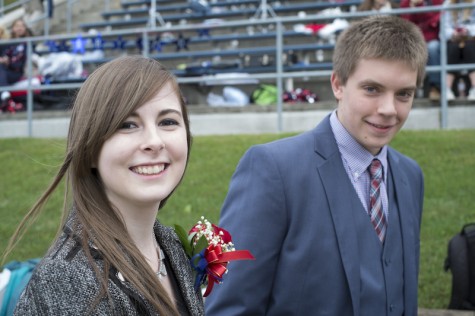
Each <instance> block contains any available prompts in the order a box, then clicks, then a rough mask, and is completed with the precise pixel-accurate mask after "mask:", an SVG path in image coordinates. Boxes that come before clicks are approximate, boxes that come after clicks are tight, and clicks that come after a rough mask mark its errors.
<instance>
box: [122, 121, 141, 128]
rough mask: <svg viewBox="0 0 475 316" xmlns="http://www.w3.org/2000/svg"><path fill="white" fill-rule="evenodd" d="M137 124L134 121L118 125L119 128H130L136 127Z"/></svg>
mask: <svg viewBox="0 0 475 316" xmlns="http://www.w3.org/2000/svg"><path fill="white" fill-rule="evenodd" d="M136 127H137V124H135V123H134V122H124V123H122V124H121V125H120V129H131V128H136Z"/></svg>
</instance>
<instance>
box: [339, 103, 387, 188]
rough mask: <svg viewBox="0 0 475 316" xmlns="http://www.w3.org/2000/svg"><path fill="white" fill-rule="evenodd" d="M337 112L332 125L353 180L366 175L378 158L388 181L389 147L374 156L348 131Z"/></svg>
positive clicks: (384, 147)
mask: <svg viewBox="0 0 475 316" xmlns="http://www.w3.org/2000/svg"><path fill="white" fill-rule="evenodd" d="M336 112H337V110H334V111H333V112H332V113H331V115H330V125H331V128H332V131H333V134H334V136H335V140H336V143H337V145H338V149H339V151H340V154H341V155H342V157H343V159H345V160H346V162H347V164H348V167H349V169H350V171H351V175H352V177H353V179H354V180H357V179H358V178H359V177H360V176H361V175H362V174H364V173H365V172H366V170H367V169H368V166H369V165H370V163H371V161H372V160H373V159H375V158H377V159H379V161H381V164H382V165H383V173H384V180H386V179H387V171H388V159H387V152H388V148H387V145H385V146H383V148H381V151H380V152H379V153H378V154H377V155H376V156H373V154H371V153H370V152H369V151H368V150H366V149H365V148H364V147H363V146H361V145H360V144H359V143H358V142H357V141H356V140H355V138H354V137H353V136H352V135H351V134H350V133H349V132H348V131H347V130H346V128H345V127H344V126H343V125H342V124H341V122H340V120H339V119H338V117H337V114H336Z"/></svg>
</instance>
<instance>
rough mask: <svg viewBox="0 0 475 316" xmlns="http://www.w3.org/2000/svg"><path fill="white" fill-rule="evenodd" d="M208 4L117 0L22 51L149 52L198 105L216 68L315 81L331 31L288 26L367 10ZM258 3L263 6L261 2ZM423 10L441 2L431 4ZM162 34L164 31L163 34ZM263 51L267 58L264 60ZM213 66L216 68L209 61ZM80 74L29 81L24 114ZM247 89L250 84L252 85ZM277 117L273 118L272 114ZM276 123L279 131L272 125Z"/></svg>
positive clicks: (104, 57)
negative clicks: (54, 47) (40, 94)
mask: <svg viewBox="0 0 475 316" xmlns="http://www.w3.org/2000/svg"><path fill="white" fill-rule="evenodd" d="M209 2H210V4H211V7H212V8H213V7H214V8H219V10H216V11H213V10H210V11H209V12H207V13H197V12H192V11H191V9H190V8H189V5H188V1H183V0H182V1H168V0H155V2H151V1H150V0H129V1H125V0H123V1H121V2H120V6H121V9H111V10H104V12H102V13H101V15H100V16H101V17H102V19H103V20H100V21H93V22H87V23H80V24H78V25H77V26H78V28H79V29H81V30H82V31H83V32H82V33H81V34H79V35H78V34H77V33H76V34H62V35H50V36H37V37H34V38H30V39H28V41H29V42H28V43H29V52H28V53H29V55H30V56H31V54H33V52H35V53H37V54H38V55H47V54H49V53H52V52H53V51H51V49H50V47H51V46H48V45H45V43H46V42H50V43H51V42H55V43H56V44H58V45H59V44H61V45H59V46H62V47H63V48H61V49H59V50H63V51H66V52H70V53H71V52H72V53H76V54H78V55H81V54H85V53H88V52H93V51H98V50H100V51H101V56H100V57H98V58H88V59H84V60H83V61H82V62H83V64H84V67H85V69H86V70H87V71H89V72H90V71H93V70H94V69H95V67H97V66H98V65H100V64H102V63H104V62H107V61H109V60H111V59H113V58H115V57H117V56H120V55H124V54H142V55H144V56H149V57H151V58H156V59H158V60H160V61H162V62H163V63H164V64H165V65H166V66H167V67H168V68H169V69H171V70H172V71H173V72H174V73H175V74H176V75H177V76H178V81H179V83H180V84H181V85H182V86H183V87H184V91H185V94H186V92H189V96H190V97H189V98H188V100H189V101H190V102H191V104H197V103H199V101H200V100H196V99H193V98H194V97H196V96H197V95H198V94H199V92H200V91H201V88H200V87H201V86H203V85H204V84H205V83H206V85H210V86H213V85H220V84H222V82H221V81H222V79H221V78H219V77H215V75H218V74H233V73H239V74H248V75H249V78H252V79H256V80H260V81H263V82H268V83H273V84H275V85H276V86H277V89H278V94H279V95H281V94H282V92H283V91H284V81H285V83H287V82H288V81H293V80H299V81H300V83H301V84H309V82H310V81H309V78H311V79H312V80H314V81H313V83H312V85H313V86H320V85H319V84H318V80H319V78H328V76H329V75H330V73H331V66H332V65H331V53H332V50H333V48H334V41H335V37H330V38H322V37H321V36H319V35H318V33H317V32H315V31H313V32H302V31H296V30H295V29H294V27H295V26H296V25H297V24H301V25H308V24H313V25H325V24H330V23H332V22H333V21H335V20H337V19H341V20H348V21H350V22H351V20H353V19H358V18H362V17H364V16H368V15H371V14H372V13H371V12H355V8H356V6H357V5H358V4H359V3H361V1H360V0H348V1H344V0H341V1H334V2H329V1H312V0H307V1H273V0H269V1H268V3H267V1H251V0H241V1H239V0H222V1H220V0H215V1H209ZM263 3H265V4H266V7H262V4H263ZM470 6H473V5H470V4H469V5H464V4H461V5H456V6H454V8H459V7H460V8H464V7H470ZM335 8H338V9H340V10H339V12H336V11H331V10H332V9H335ZM162 9H163V10H162ZM329 10H330V11H329ZM425 10H426V11H430V10H432V11H434V10H443V8H442V7H438V6H434V7H432V8H431V9H428V10H427V9H425ZM152 11H153V12H152ZM264 11H266V12H264ZM267 11H268V12H267ZM420 11H423V10H418V9H411V10H402V9H395V10H393V12H391V13H390V14H401V13H402V12H405V13H407V12H409V13H411V12H420ZM263 13H270V15H266V14H263ZM324 13H325V14H324ZM388 14H389V13H388ZM155 15H157V16H155ZM157 21H159V24H158V25H157V24H156V22H157ZM152 22H153V23H152ZM169 35H172V37H171V38H169V37H167V36H169ZM79 36H81V38H79ZM78 41H79V42H81V43H82V45H83V50H82V51H81V52H78V51H77V50H75V49H74V47H75V43H78ZM98 41H100V44H99V46H98V45H97V42H98ZM11 42H15V41H14V40H13V41H11ZM318 54H320V55H318ZM263 57H266V58H267V61H266V62H265V61H264V60H263ZM30 60H31V58H29V64H28V74H30V75H29V77H31V74H32V65H31V61H30ZM215 64H217V65H218V66H217V67H213V65H215ZM210 65H211V66H210ZM209 66H210V67H209ZM463 66H464V65H462V66H460V67H463ZM447 69H457V66H455V65H454V66H452V65H450V66H447V65H446V64H445V62H442V63H441V67H433V69H431V68H430V67H429V69H428V71H438V72H440V71H446V70H447ZM460 69H465V68H460ZM83 79H84V78H77V79H76V80H65V81H61V80H57V81H52V82H49V84H48V85H44V86H43V85H42V86H40V87H36V86H35V87H33V86H31V85H29V86H28V87H27V90H28V111H29V112H28V113H29V114H28V115H29V118H30V119H32V111H33V107H32V105H31V103H32V98H33V96H32V93H33V91H34V90H35V91H38V90H39V91H48V90H51V91H56V90H57V91H67V90H75V89H77V88H79V87H80V86H81V81H82V80H83ZM315 80H316V81H315ZM325 80H326V81H328V80H327V79H325ZM315 82H317V84H316V83H315ZM250 88H251V89H252V88H255V84H254V86H253V87H250ZM12 89H14V88H12V87H0V92H1V91H5V90H12ZM206 91H209V89H206ZM317 92H319V91H317ZM319 94H320V93H319ZM276 108H277V111H278V113H279V116H280V115H281V112H282V100H278V103H277V104H276ZM446 108H447V102H444V100H442V102H441V109H442V123H441V126H442V127H444V124H446V123H444V116H445V117H446V114H444V111H445V110H446ZM445 120H446V118H445ZM278 121H279V122H280V119H279V120H278ZM278 124H281V123H278ZM278 129H279V130H280V127H279V128H278Z"/></svg>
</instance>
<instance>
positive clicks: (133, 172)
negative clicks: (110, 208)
mask: <svg viewBox="0 0 475 316" xmlns="http://www.w3.org/2000/svg"><path fill="white" fill-rule="evenodd" d="M187 156H188V145H187V133H186V127H185V122H184V120H183V113H182V110H181V105H180V99H179V97H178V95H177V93H176V91H175V90H174V89H173V88H172V85H171V84H166V85H165V86H164V87H163V88H162V90H161V91H159V92H158V93H157V94H156V95H155V96H154V97H153V98H152V99H151V100H150V101H148V102H147V103H145V104H144V105H142V106H140V107H139V108H138V109H137V110H136V111H135V112H133V113H132V114H131V115H130V116H129V117H128V118H127V119H126V120H125V121H124V122H123V123H122V126H121V127H120V128H119V129H118V130H117V131H116V132H115V134H114V135H113V136H112V137H110V138H109V139H108V140H106V141H105V143H104V145H103V146H102V149H101V151H100V154H99V159H98V163H97V169H98V171H99V175H100V177H101V180H102V182H103V185H104V188H105V192H106V194H107V197H108V198H109V200H110V201H111V203H112V204H113V205H114V206H115V207H117V208H118V209H119V211H121V212H124V211H125V212H127V210H131V209H134V208H135V209H137V208H141V207H143V208H147V207H153V208H154V209H155V210H158V206H159V205H160V202H161V201H162V200H163V199H164V198H166V197H167V196H168V195H169V194H170V193H171V192H172V191H173V190H174V189H175V187H176V186H177V185H178V183H179V182H180V180H181V178H182V176H183V173H184V171H185V167H186V162H187Z"/></svg>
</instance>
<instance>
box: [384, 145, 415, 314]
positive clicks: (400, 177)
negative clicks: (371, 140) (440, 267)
mask: <svg viewBox="0 0 475 316" xmlns="http://www.w3.org/2000/svg"><path fill="white" fill-rule="evenodd" d="M388 161H389V167H390V168H391V174H392V177H393V182H394V196H395V198H396V203H397V204H398V206H399V217H400V220H401V231H402V247H403V254H404V280H405V282H404V301H405V302H406V308H408V309H407V310H413V307H412V306H408V305H407V304H408V303H410V302H414V297H417V289H415V288H414V286H411V284H414V282H413V280H410V279H409V278H411V277H413V276H415V275H417V271H415V269H417V264H416V249H415V245H416V242H417V241H418V240H417V239H416V238H417V237H416V236H415V235H414V234H415V230H414V225H416V223H415V222H414V218H415V217H414V215H413V213H414V212H416V210H414V209H413V208H412V207H411V199H412V196H413V195H412V194H411V188H410V186H409V181H408V179H407V177H406V175H405V174H404V173H402V172H398V170H400V166H399V159H398V157H397V156H396V155H395V154H394V153H393V152H391V150H389V151H388Z"/></svg>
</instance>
